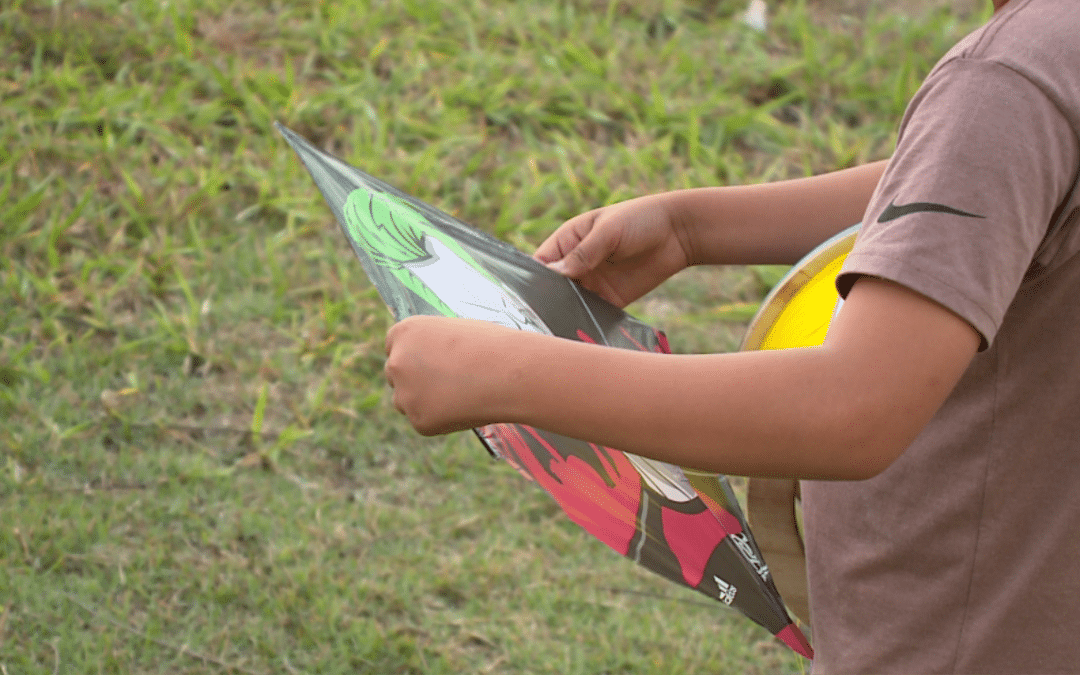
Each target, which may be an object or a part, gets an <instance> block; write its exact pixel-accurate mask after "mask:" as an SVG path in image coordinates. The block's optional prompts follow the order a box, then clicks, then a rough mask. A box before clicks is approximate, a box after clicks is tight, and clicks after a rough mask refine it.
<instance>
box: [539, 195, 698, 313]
mask: <svg viewBox="0 0 1080 675" xmlns="http://www.w3.org/2000/svg"><path fill="white" fill-rule="evenodd" d="M533 257H534V258H536V259H537V260H539V261H540V262H542V263H544V264H546V265H548V266H549V267H551V268H552V269H554V270H555V271H557V272H559V273H561V274H564V275H566V276H568V277H570V278H572V279H577V280H579V281H581V283H582V284H583V285H584V286H585V287H586V288H588V289H589V290H591V291H593V292H594V293H597V294H599V295H600V296H601V297H603V298H604V299H605V300H607V301H608V302H610V303H612V304H614V305H616V306H618V307H625V306H626V305H627V304H628V303H630V302H633V301H634V300H637V299H638V298H640V297H641V296H642V295H645V293H647V292H649V291H651V290H652V289H653V288H656V286H658V285H659V284H660V283H661V282H662V281H664V280H665V279H667V278H668V277H670V276H671V275H672V274H675V273H676V272H678V271H679V270H681V269H683V268H684V267H687V266H688V265H689V264H690V263H691V261H692V256H691V252H690V244H689V240H688V238H687V236H686V233H685V232H683V231H681V229H680V228H679V227H678V226H677V223H676V222H675V220H674V219H673V218H672V215H671V209H670V208H669V207H668V205H667V204H666V202H665V198H664V196H663V195H650V196H646V197H639V198H637V199H631V200H629V201H625V202H620V203H618V204H612V205H611V206H605V207H603V208H599V209H594V210H592V211H588V212H586V213H583V214H581V215H579V216H575V217H573V218H571V219H570V220H568V221H566V222H565V223H563V224H562V225H561V226H560V227H559V229H557V230H555V232H554V233H553V234H552V235H551V236H550V237H548V238H547V240H545V241H544V243H542V244H541V245H540V247H539V248H537V249H536V253H535V254H533Z"/></svg>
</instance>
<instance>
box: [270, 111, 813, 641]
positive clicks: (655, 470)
mask: <svg viewBox="0 0 1080 675" xmlns="http://www.w3.org/2000/svg"><path fill="white" fill-rule="evenodd" d="M276 127H277V129H278V131H279V132H280V133H281V134H282V135H283V136H284V137H285V140H286V141H288V143H289V145H291V146H292V148H293V150H295V151H296V153H297V155H298V156H299V157H300V160H301V161H302V162H303V164H304V166H305V167H306V168H307V170H308V172H309V173H310V174H311V177H312V178H313V179H314V181H315V184H316V185H317V186H318V188H319V189H320V191H321V192H322V194H323V197H325V199H326V202H327V204H329V206H330V209H331V211H333V213H334V216H335V217H336V219H337V221H338V223H339V224H340V225H341V227H342V230H343V231H344V233H345V236H346V238H347V239H348V241H349V243H350V244H351V245H352V248H353V251H354V252H355V253H356V256H357V257H358V258H359V259H360V263H361V265H362V266H363V268H364V271H365V272H366V273H367V275H368V277H369V278H370V279H371V281H372V283H373V284H374V285H375V287H376V289H377V290H378V292H379V294H380V296H381V297H382V299H383V301H384V302H385V303H386V304H387V306H388V307H389V308H390V310H391V312H392V313H393V315H394V317H395V318H396V319H399V320H400V319H402V318H405V317H407V316H413V315H417V314H428V315H442V316H457V317H464V318H473V319H482V320H486V321H491V322H494V323H497V324H500V325H503V326H508V327H512V328H517V329H519V330H526V331H534V332H537V333H543V334H546V335H554V336H558V337H562V338H567V339H571V340H581V341H585V342H592V343H595V344H600V345H607V346H611V347H617V348H623V349H637V350H641V351H650V352H656V353H670V348H669V347H668V343H667V339H666V338H665V336H664V334H663V333H662V332H660V331H658V330H656V329H655V328H652V327H650V326H647V325H645V324H644V323H642V322H640V321H638V320H636V319H634V318H633V317H631V316H630V315H628V314H626V313H625V312H623V311H622V310H621V309H619V308H617V307H615V306H613V305H611V304H609V303H608V302H606V301H604V300H602V299H601V298H600V297H599V296H596V295H594V294H592V293H590V292H589V291H588V290H586V289H584V288H582V287H581V286H579V285H578V284H577V283H576V282H574V281H572V280H570V279H567V278H566V277H563V276H562V275H560V274H558V273H556V272H554V271H552V270H549V269H548V268H547V267H545V266H544V265H542V264H541V263H539V262H537V261H536V260H534V259H533V258H532V257H530V256H528V255H526V254H524V253H522V252H521V251H518V250H517V249H515V248H514V247H512V246H510V245H509V244H506V243H505V242H502V241H499V240H497V239H495V238H494V237H491V236H489V235H487V234H485V233H483V232H480V231H479V230H476V229H473V228H471V227H469V226H468V225H465V224H464V223H462V222H461V221H459V220H457V219H456V218H454V217H453V216H450V215H449V214H446V213H443V212H442V211H439V210H438V209H436V208H435V207H433V206H431V205H429V204H426V203H424V202H422V201H420V200H418V199H416V198H414V197H411V196H409V195H407V194H405V193H404V192H401V191H400V190H397V189H396V188H394V187H391V186H390V185H387V184H386V183H384V182H382V181H380V180H378V179H376V178H374V177H372V176H369V175H368V174H366V173H364V172H363V171H360V170H359V169H357V168H355V167H353V166H351V165H349V164H347V163H346V162H344V161H342V160H340V159H338V158H336V157H334V156H333V155H331V154H329V153H326V152H323V151H322V150H319V149H318V148H316V147H314V146H313V145H311V144H310V143H309V142H308V141H306V140H305V139H304V138H303V137H302V136H300V135H298V134H296V133H295V132H293V131H291V130H289V129H288V128H286V127H284V126H282V125H280V124H278V125H276ZM474 432H475V433H476V435H477V437H478V438H479V439H480V441H481V442H482V443H483V444H484V446H485V447H486V448H487V449H488V451H489V452H490V453H491V454H492V455H493V456H495V457H496V458H499V459H502V460H505V461H506V462H507V463H508V464H510V465H511V466H513V467H514V468H515V469H517V470H518V471H519V472H520V473H521V474H522V475H523V476H525V478H526V479H528V480H530V481H532V482H534V483H536V484H538V485H539V486H540V487H542V488H543V489H544V490H545V491H547V492H548V493H549V494H550V495H551V496H552V497H553V498H554V499H555V501H556V502H557V503H558V504H559V506H560V507H562V509H563V510H564V511H565V512H566V514H567V516H569V517H570V519H571V520H572V521H574V522H575V523H577V524H578V525H580V526H581V527H582V528H584V529H585V530H586V531H587V532H589V533H590V534H592V535H593V536H594V537H596V538H597V539H599V540H600V541H602V542H603V543H605V544H607V545H608V546H609V547H610V548H612V549H614V550H615V551H617V552H618V553H620V554H621V555H623V556H626V557H628V558H630V559H632V560H634V561H635V562H637V563H638V564H640V565H641V566H643V567H645V568H646V569H649V570H651V571H653V572H655V573H657V574H660V575H661V576H663V577H666V578H667V579H670V580H671V581H673V582H675V583H677V584H681V585H683V586H687V587H690V588H693V589H695V590H697V591H699V592H701V593H703V594H705V595H708V596H710V597H712V598H714V599H716V600H718V601H719V602H721V603H723V604H724V605H727V606H730V607H734V608H736V609H738V610H739V611H741V612H742V613H743V614H745V615H746V616H747V617H749V618H750V619H752V620H753V621H755V622H757V623H758V624H760V625H761V626H763V627H764V628H765V629H767V630H768V631H769V632H770V633H772V634H773V635H775V636H777V637H778V638H779V639H780V640H781V641H783V642H784V644H786V645H787V646H788V647H790V648H791V649H792V650H794V651H795V652H797V653H799V654H801V655H803V656H805V657H806V658H813V650H812V649H811V647H810V644H809V642H808V641H807V640H806V638H805V636H804V635H803V633H802V631H800V630H799V628H798V627H797V626H796V625H795V623H794V622H793V621H792V619H791V618H790V616H789V615H788V613H787V611H786V609H785V607H784V603H783V601H782V600H781V597H780V594H779V592H778V591H777V589H776V585H775V584H774V582H773V579H772V575H771V573H770V571H769V568H768V566H767V565H766V564H765V562H764V559H763V557H762V554H761V551H760V549H759V548H758V545H757V543H756V541H755V539H754V537H753V535H752V534H751V532H750V528H749V525H748V524H747V521H746V517H745V516H744V514H743V512H742V510H741V508H740V507H739V504H738V502H737V501H736V498H735V494H734V492H733V491H732V489H731V486H730V484H729V482H728V480H727V479H726V478H725V477H723V476H717V475H716V474H708V473H703V472H698V471H692V470H689V469H683V468H680V467H677V466H674V465H671V464H667V463H664V462H658V461H654V460H651V459H646V458H644V457H639V456H636V455H632V454H629V453H624V452H621V451H619V450H616V449H613V448H607V447H603V446H599V445H596V444H594V443H588V442H585V441H581V440H578V439H574V438H568V437H565V436H560V435H557V434H554V433H550V432H548V431H544V430H542V429H536V428H533V427H530V426H525V425H519V424H492V425H488V426H485V427H483V428H479V429H474Z"/></svg>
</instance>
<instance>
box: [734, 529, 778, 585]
mask: <svg viewBox="0 0 1080 675" xmlns="http://www.w3.org/2000/svg"><path fill="white" fill-rule="evenodd" d="M731 541H733V542H735V548H737V549H739V552H740V553H742V554H743V557H744V558H746V561H747V562H748V563H750V566H751V567H753V568H754V571H755V572H757V573H758V576H760V577H761V578H762V579H763V580H765V581H768V580H769V566H768V565H766V564H765V561H763V560H762V559H761V558H759V557H758V556H757V554H756V553H754V547H753V546H751V545H750V537H747V536H746V535H745V534H744V533H742V532H740V533H738V534H733V535H731Z"/></svg>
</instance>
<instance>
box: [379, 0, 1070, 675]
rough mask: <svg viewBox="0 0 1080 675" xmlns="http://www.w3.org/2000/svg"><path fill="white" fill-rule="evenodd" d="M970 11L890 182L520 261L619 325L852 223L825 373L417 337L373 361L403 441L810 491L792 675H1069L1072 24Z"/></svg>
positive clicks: (440, 333)
mask: <svg viewBox="0 0 1080 675" xmlns="http://www.w3.org/2000/svg"><path fill="white" fill-rule="evenodd" d="M994 4H995V13H994V16H993V18H992V19H991V20H990V21H989V22H988V23H987V25H985V26H983V27H982V28H980V29H979V30H978V31H976V32H975V33H973V34H972V35H970V36H968V37H967V38H965V39H964V40H963V41H962V42H961V43H960V44H958V45H957V46H956V47H954V48H953V49H952V50H951V51H950V52H949V53H948V54H947V55H946V56H945V57H944V58H943V59H942V60H941V61H940V62H939V63H938V65H937V66H936V67H935V68H934V70H933V71H932V72H931V74H930V75H929V76H928V78H927V80H926V82H925V83H924V84H923V86H922V88H921V89H920V90H919V92H918V93H917V94H916V96H915V98H914V99H913V100H912V102H911V104H910V106H909V108H908V111H907V113H906V114H905V116H904V120H903V121H902V123H901V128H900V136H899V139H898V143H897V148H896V152H895V154H894V155H893V157H892V159H891V160H889V162H888V163H887V164H886V163H877V164H871V165H866V166H863V167H857V168H854V169H849V170H846V171H841V172H837V173H833V174H828V175H824V176H819V177H814V178H809V179H804V180H797V181H787V182H781V183H774V184H768V185H759V186H747V187H730V188H703V189H697V190H686V191H677V192H672V193H665V194H660V195H653V196H648V197H642V198H639V199H635V200H631V201H628V202H623V203H621V204H615V205H612V206H608V207H605V208H601V209H597V210H595V211H590V212H588V213H585V214H582V215H580V216H578V217H576V218H573V219H571V220H569V221H567V222H566V223H565V224H564V225H563V226H562V227H561V228H559V229H558V230H557V231H556V232H555V233H554V234H553V235H552V236H551V237H550V238H549V239H548V240H547V241H545V242H544V243H543V244H542V245H541V246H540V248H539V249H538V251H537V253H536V257H537V258H538V259H539V260H541V261H544V262H546V263H548V264H550V265H551V266H552V267H553V268H555V269H556V270H558V271H560V272H562V273H564V274H566V275H568V276H570V277H573V278H576V279H580V280H581V281H582V282H583V283H584V284H585V285H586V286H587V287H589V288H591V289H593V290H595V291H596V292H598V293H600V294H601V295H602V296H604V297H605V298H607V299H608V300H610V301H612V302H614V303H615V304H618V305H625V304H626V303H628V302H630V301H632V300H634V299H636V298H638V297H640V296H641V295H642V294H644V293H645V292H647V291H648V290H650V289H652V288H653V287H655V286H656V285H657V284H659V283H660V282H661V281H663V280H664V279H666V278H667V277H669V276H670V275H672V274H674V273H675V272H676V271H678V270H679V269H682V268H683V267H686V266H688V265H692V264H716V263H759V262H771V263H793V262H795V261H796V260H798V259H799V258H800V257H801V256H802V255H804V254H805V253H806V252H808V251H809V250H810V249H811V248H812V247H813V246H814V245H815V244H817V243H818V242H820V241H822V240H824V239H825V238H827V237H828V236H829V235H831V234H833V233H835V232H838V231H839V230H841V229H843V228H844V227H845V226H847V225H848V224H850V223H851V222H856V221H859V220H862V222H863V229H862V231H861V233H860V236H859V239H858V241H857V243H856V245H855V249H854V250H853V251H852V253H851V255H850V256H849V257H848V259H847V262H846V264H845V266H844V268H843V270H842V272H841V274H840V276H839V277H838V278H837V287H838V289H839V290H840V293H841V295H842V296H844V297H845V303H844V305H843V309H842V310H841V311H840V312H839V314H838V315H837V317H836V318H835V320H834V321H833V323H832V326H831V327H830V330H829V336H828V339H827V340H826V342H825V344H824V345H823V346H821V347H818V348H809V349H793V350H785V351H781V352H748V353H737V354H712V355H686V356H662V355H654V354H646V353H636V352H631V351H623V350H613V349H604V348H602V347H597V346H594V345H588V344H582V343H575V342H570V341H565V340H558V339H553V338H551V337H548V336H543V335H536V334H529V333H523V332H518V331H513V330H509V329H505V328H501V327H498V326H491V325H486V324H483V323H480V322H475V321H466V320H458V319H441V318H430V317H419V318H414V319H409V320H406V321H402V322H401V323H399V324H397V325H396V326H394V327H393V328H392V329H391V330H390V332H389V333H388V335H387V355H388V357H387V363H386V374H387V378H388V380H389V382H390V384H391V386H393V387H394V390H395V392H394V402H395V405H396V406H397V407H398V409H399V410H401V411H402V412H404V413H405V414H406V415H408V417H409V419H410V421H411V422H412V423H413V424H414V426H416V428H417V429H418V430H419V431H421V432H422V433H427V434H433V433H444V432H448V431H452V430H458V429H465V428H468V427H475V426H481V425H484V424H487V423H490V422H496V421H498V422H520V423H525V424H531V425H534V426H538V427H543V428H546V429H550V430H551V431H554V432H557V433H561V434H565V435H569V436H576V437H580V438H586V439H588V440H591V441H595V442H599V443H603V444H606V445H610V446H612V447H617V448H620V449H622V450H626V451H628V452H634V453H638V454H641V455H644V456H647V457H652V458H655V459H659V460H663V461H668V462H673V463H676V464H681V465H685V466H692V467H696V468H700V469H707V470H711V471H717V472H722V473H733V474H743V475H762V476H787V477H798V478H803V479H811V480H809V481H808V482H806V483H804V484H803V505H804V512H805V518H806V522H805V525H806V528H805V530H806V539H807V561H808V580H809V585H810V602H811V612H812V622H813V629H814V636H813V637H814V643H815V649H816V651H817V660H816V661H815V665H814V672H815V673H819V672H820V673H847V672H906V673H916V672H917V673H930V672H980V673H991V672H1002V673H1050V672H1070V671H1071V672H1075V671H1076V670H1077V669H1078V668H1080V639H1078V638H1077V635H1078V634H1080V620H1078V619H1077V618H1076V616H1075V613H1074V611H1075V609H1076V605H1077V603H1078V601H1080V572H1078V571H1077V560H1080V462H1078V461H1077V459H1080V457H1077V454H1078V450H1080V448H1078V444H1080V441H1078V439H1080V413H1077V411H1076V404H1077V402H1078V401H1080V364H1077V362H1076V357H1075V353H1076V351H1077V347H1080V299H1078V295H1080V197H1078V195H1077V189H1076V184H1077V179H1078V178H1080V170H1078V167H1080V139H1078V136H1080V39H1078V38H1077V35H1080V2H1076V0H995V1H994ZM792 214H797V216H796V217H792ZM586 370H587V371H588V372H590V373H591V374H592V375H593V377H590V378H588V380H587V381H582V379H581V378H576V377H573V374H574V373H577V372H580V371H586ZM525 382H527V383H528V386H520V384H521V383H525ZM571 382H573V383H574V384H572V385H571V384H569V383H571Z"/></svg>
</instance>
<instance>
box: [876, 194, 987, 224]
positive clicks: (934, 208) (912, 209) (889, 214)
mask: <svg viewBox="0 0 1080 675" xmlns="http://www.w3.org/2000/svg"><path fill="white" fill-rule="evenodd" d="M925 211H929V212H931V213H948V214H950V215H954V216H963V217H964V218H985V217H986V216H980V215H979V214H977V213H968V212H967V211H961V210H960V209H954V208H953V207H951V206H945V205H944V204H938V203H936V202H911V203H910V204H897V203H896V200H895V199H894V200H892V201H891V202H890V203H889V205H888V206H886V207H885V210H884V211H882V212H881V215H880V216H878V219H877V221H878V222H879V223H887V222H889V221H890V220H896V219H897V218H901V217H903V216H907V215H910V214H912V213H919V212H925Z"/></svg>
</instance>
